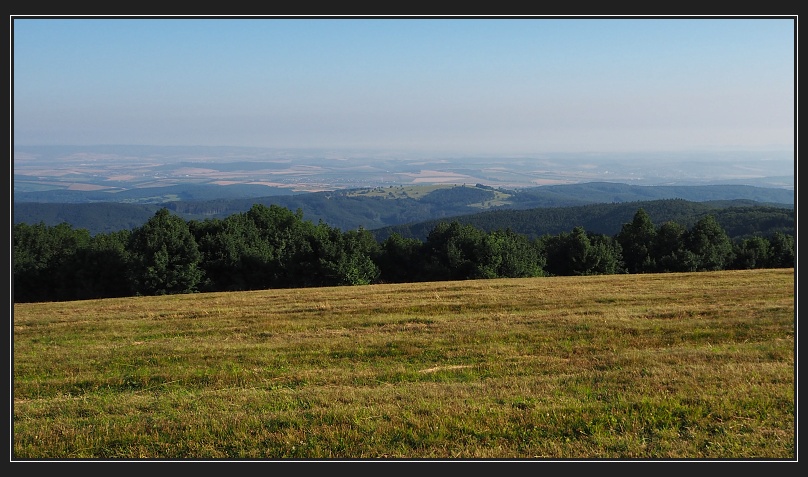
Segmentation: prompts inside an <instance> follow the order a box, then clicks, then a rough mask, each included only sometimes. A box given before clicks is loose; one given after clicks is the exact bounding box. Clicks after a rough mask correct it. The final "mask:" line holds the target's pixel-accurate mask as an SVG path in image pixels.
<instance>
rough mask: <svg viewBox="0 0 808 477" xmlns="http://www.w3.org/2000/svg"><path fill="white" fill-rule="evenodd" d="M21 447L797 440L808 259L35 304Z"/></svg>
mask: <svg viewBox="0 0 808 477" xmlns="http://www.w3.org/2000/svg"><path fill="white" fill-rule="evenodd" d="M13 312H14V315H13V318H12V319H13V325H14V330H13V416H12V417H13V433H12V460H35V459H57V460H59V459H62V460H70V459H132V460H135V459H224V460H227V459H255V460H295V459H301V460H302V459H530V460H533V459H538V460H542V459H545V460H566V459H707V460H711V459H763V460H793V459H795V458H796V455H795V449H796V445H795V441H796V424H795V415H796V401H795V328H796V316H795V271H794V269H773V270H744V271H723V272H701V273H670V274H653V275H606V276H603V275H601V276H590V277H553V278H531V279H497V280H473V281H462V282H435V283H417V284H396V285H368V286H356V287H338V288H306V289H286V290H265V291H253V292H236V293H209V294H189V295H173V296H162V297H133V298H121V299H107V300H90V301H75V302H61V303H29V304H15V305H14V309H13Z"/></svg>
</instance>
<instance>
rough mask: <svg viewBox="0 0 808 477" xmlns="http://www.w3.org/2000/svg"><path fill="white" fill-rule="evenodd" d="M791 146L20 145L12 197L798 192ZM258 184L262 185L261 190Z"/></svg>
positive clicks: (15, 159)
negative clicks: (662, 189) (608, 187)
mask: <svg viewBox="0 0 808 477" xmlns="http://www.w3.org/2000/svg"><path fill="white" fill-rule="evenodd" d="M794 174H795V162H794V155H793V151H787V150H779V151H777V150H773V151H740V152H739V151H726V152H716V151H706V152H692V153H685V152H656V153H654V152H651V153H639V152H634V153H601V154H597V153H589V154H585V153H549V154H535V155H526V154H525V155H519V156H515V155H509V156H495V155H490V154H489V155H479V156H459V155H456V156H452V155H446V154H434V155H428V154H423V153H422V154H416V153H412V152H407V153H404V152H401V153H396V152H384V151H382V152H378V151H357V150H336V149H335V150H326V149H311V150H304V149H272V148H258V147H211V146H197V147H183V146H174V147H166V146H15V148H14V163H13V190H14V193H15V200H17V196H18V195H22V196H25V193H27V192H38V191H48V190H72V191H103V192H107V193H109V200H110V201H113V202H115V201H118V199H116V193H118V192H122V191H127V190H132V189H143V188H155V187H167V186H177V185H194V184H195V185H218V186H232V185H244V186H252V187H251V189H249V190H250V192H249V193H248V194H249V195H252V196H262V195H266V196H270V195H279V194H289V193H305V192H318V191H329V190H341V189H354V188H374V187H389V186H400V185H431V184H456V185H462V184H469V185H474V184H483V185H486V186H491V187H495V188H508V189H513V188H525V187H536V186H544V185H558V184H576V183H585V182H615V183H625V184H632V185H645V186H648V185H710V184H736V185H737V184H742V185H752V186H758V187H774V188H786V189H793V188H794ZM259 186H260V187H259Z"/></svg>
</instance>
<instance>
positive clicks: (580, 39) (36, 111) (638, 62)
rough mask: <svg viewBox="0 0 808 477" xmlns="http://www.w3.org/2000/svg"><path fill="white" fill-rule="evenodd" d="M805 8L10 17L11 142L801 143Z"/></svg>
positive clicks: (480, 149) (606, 147) (613, 147)
mask: <svg viewBox="0 0 808 477" xmlns="http://www.w3.org/2000/svg"><path fill="white" fill-rule="evenodd" d="M795 27H796V25H795V19H794V18H742V17H735V18H725V19H718V18H696V19H692V18H691V19H683V18H675V17H670V18H663V19H649V18H600V19H595V18H575V19H560V18H556V19H552V18H518V19H506V18H495V19H491V18H485V19H483V18H461V19H446V18H429V19H409V18H393V19H389V18H388V19H383V18H361V19H346V18H329V19H315V18H305V19H291V18H249V19H236V18H192V19H186V18H170V19H158V18H115V19H110V18H63V19H47V18H13V19H12V28H13V32H12V34H13V38H12V54H13V57H12V68H13V70H12V75H13V78H12V79H13V83H12V90H11V95H12V99H13V123H12V127H13V132H12V133H13V140H14V142H15V144H18V145H92V144H137V145H218V146H266V147H283V148H288V147H326V148H343V147H346V148H367V149H385V150H418V151H424V152H430V151H436V152H437V151H442V152H469V153H475V152H476V153H488V154H490V153H494V154H496V153H503V154H508V153H542V152H584V151H587V152H614V151H617V152H619V151H671V150H687V151H690V150H699V149H711V150H712V149H716V148H719V149H758V148H769V147H771V148H783V147H785V148H793V146H794V125H795Z"/></svg>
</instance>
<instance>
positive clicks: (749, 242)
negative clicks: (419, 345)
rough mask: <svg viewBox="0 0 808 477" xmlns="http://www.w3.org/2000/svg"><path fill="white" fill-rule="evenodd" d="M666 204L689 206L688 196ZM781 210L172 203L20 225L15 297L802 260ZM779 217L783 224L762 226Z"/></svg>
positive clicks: (15, 235) (15, 236)
mask: <svg viewBox="0 0 808 477" xmlns="http://www.w3.org/2000/svg"><path fill="white" fill-rule="evenodd" d="M468 200H472V198H469V199H468ZM666 202H669V204H668V205H669V206H672V205H676V204H677V201H675V200H674V201H666ZM679 205H682V204H679ZM685 205H687V203H686V201H685ZM635 206H636V205H635ZM694 207H695V206H694ZM674 208H675V207H674ZM591 209H592V210H591V211H590V212H589V213H591V214H597V213H598V212H600V213H603V212H604V211H603V210H601V209H599V207H591ZM774 209H775V210H768V209H765V208H764V209H761V208H759V207H750V208H748V209H744V208H739V207H733V208H731V209H712V211H713V212H714V213H717V212H721V211H724V210H731V211H732V214H731V215H727V216H725V221H726V223H727V224H730V225H732V227H734V228H737V229H738V234H737V235H736V236H735V238H732V237H731V236H730V235H729V234H728V233H727V230H726V228H725V227H724V226H722V225H721V224H720V223H719V221H718V220H717V219H716V216H715V214H714V213H707V214H703V215H699V214H696V215H692V214H691V215H687V214H684V215H683V217H687V218H688V220H687V221H686V222H685V223H681V222H677V221H675V220H668V219H665V220H662V221H660V220H657V221H656V222H654V221H653V220H652V216H653V215H652V213H651V212H649V211H648V210H646V209H645V208H643V207H637V208H635V209H634V213H633V216H631V217H630V218H629V219H628V220H626V221H624V222H622V223H621V225H620V226H619V231H618V232H617V233H615V234H604V233H598V232H596V231H592V230H588V229H587V228H586V226H584V225H576V226H574V227H572V228H569V229H567V230H564V231H559V232H558V233H544V234H541V235H539V236H536V235H535V233H534V234H533V235H531V234H526V233H522V232H517V231H515V230H514V229H512V228H511V227H509V226H504V227H503V226H502V223H500V225H499V226H498V227H497V228H495V229H491V230H486V229H484V228H482V227H479V226H476V225H473V224H470V223H461V221H459V220H456V219H452V220H447V221H439V222H437V223H436V224H435V225H434V226H433V227H432V228H431V229H429V231H428V233H427V234H426V236H425V238H424V239H419V238H415V237H405V236H403V235H402V234H399V233H396V232H392V233H390V234H388V235H387V236H386V237H385V238H384V239H378V238H377V237H375V236H374V235H373V234H372V233H371V232H370V231H368V230H365V229H364V228H361V227H360V228H358V229H352V230H347V231H343V230H342V229H340V228H338V227H335V226H332V225H328V224H326V223H325V222H323V221H322V220H320V221H318V223H314V222H313V221H311V220H306V219H304V216H303V212H302V211H301V210H300V209H298V210H297V211H294V212H293V211H292V210H291V209H289V208H285V207H281V206H277V205H269V206H267V205H263V204H254V205H253V206H252V207H251V208H250V209H249V210H248V211H246V212H240V213H236V214H232V215H230V216H228V217H226V218H207V219H204V220H196V219H192V220H186V219H184V218H182V217H180V216H179V215H177V214H176V213H174V212H172V211H170V210H169V209H167V208H160V209H159V210H157V211H156V212H155V213H154V214H153V215H152V216H151V217H150V218H149V219H148V220H147V221H146V222H145V223H144V224H142V225H139V226H136V227H134V228H132V229H126V230H119V231H115V232H109V233H97V234H91V233H90V232H89V231H88V230H87V229H83V228H74V226H72V225H70V224H69V223H67V222H62V223H60V224H58V225H46V224H45V223H44V222H40V223H38V224H27V223H24V222H18V223H15V224H14V226H13V231H12V242H13V251H12V269H13V283H12V294H13V300H14V302H41V301H64V300H83V299H95V298H112V297H123V296H137V295H165V294H179V293H195V292H212V291H240V290H258V289H268V288H292V287H320V286H341V285H365V284H373V283H404V282H418V281H440V280H469V279H481V278H505V277H510V278H519V277H539V276H565V275H598V274H618V273H666V272H685V271H709V270H725V269H751V268H789V267H794V266H795V257H796V255H795V253H796V250H795V241H794V233H793V230H794V222H793V220H794V211H793V210H791V211H790V214H791V215H790V217H791V218H790V220H791V222H790V224H789V222H788V221H785V222H782V223H781V218H780V215H778V214H779V213H780V212H779V211H782V210H784V209H778V208H774ZM787 212H788V211H787ZM535 213H539V212H535ZM607 216H608V214H607ZM786 216H788V214H787V213H786ZM524 220H528V221H529V220H539V219H537V218H536V217H533V218H529V217H528V218H525V219H524ZM547 220H550V219H547ZM613 220H619V219H618V218H617V217H615V218H613ZM691 221H692V223H691ZM767 221H769V222H771V224H770V226H767V227H766V228H763V229H761V228H759V227H760V226H761V224H764V223H769V222H767ZM581 223H585V222H583V221H582V222H581ZM492 224H493V223H492ZM789 225H790V227H789ZM493 226H494V225H491V224H489V227H493ZM762 230H769V231H772V232H763V231H762ZM784 230H787V231H790V233H789V232H787V231H784Z"/></svg>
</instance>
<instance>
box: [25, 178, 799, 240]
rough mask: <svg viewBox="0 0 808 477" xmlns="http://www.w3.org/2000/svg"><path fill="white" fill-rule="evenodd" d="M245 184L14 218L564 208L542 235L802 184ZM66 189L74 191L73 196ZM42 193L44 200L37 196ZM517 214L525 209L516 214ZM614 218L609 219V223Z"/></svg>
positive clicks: (107, 220)
mask: <svg viewBox="0 0 808 477" xmlns="http://www.w3.org/2000/svg"><path fill="white" fill-rule="evenodd" d="M234 187H239V189H232V188H234ZM241 187H244V186H222V187H221V188H220V189H221V192H220V193H221V194H223V195H221V196H219V197H216V198H210V197H209V196H210V195H211V194H213V193H214V189H215V187H213V186H209V187H207V188H202V187H201V186H196V187H194V188H191V187H190V186H186V187H185V188H181V187H180V186H175V187H162V188H151V189H138V190H131V191H125V192H118V193H115V194H110V193H107V192H94V193H93V192H85V191H58V192H59V194H55V195H53V196H45V197H41V196H42V195H43V194H44V192H43V193H36V194H35V193H30V192H29V193H19V194H15V196H14V208H13V214H14V223H18V222H24V223H27V224H30V225H33V224H38V223H40V222H44V223H45V224H47V225H58V224H60V223H62V222H67V223H69V224H71V225H73V226H74V227H76V228H84V229H87V230H89V231H90V233H91V234H96V233H109V232H116V231H119V230H131V229H132V228H134V227H135V226H140V225H143V224H144V223H145V222H146V221H147V220H148V219H149V218H150V217H151V216H152V215H153V214H154V213H155V212H156V211H157V210H159V209H161V208H167V209H168V210H170V211H171V212H173V213H175V214H177V215H179V216H180V217H182V218H183V219H185V220H204V219H206V218H220V219H223V218H226V217H228V216H230V215H232V214H236V213H242V212H246V211H248V210H249V209H250V208H251V207H252V206H253V205H254V204H263V205H266V206H270V205H277V206H280V207H286V208H288V209H290V210H298V209H300V210H302V211H303V213H304V214H305V216H306V218H308V219H309V220H312V221H314V222H319V221H321V220H322V221H323V222H325V223H327V224H329V225H331V226H333V227H338V228H340V229H342V230H352V229H358V228H359V227H362V228H365V229H367V230H376V229H384V228H386V227H392V226H401V225H402V224H420V223H422V222H426V223H428V222H430V221H432V222H431V223H429V224H428V228H426V229H424V227H421V232H422V233H421V235H417V234H413V236H420V237H421V238H422V239H423V238H425V237H426V232H428V230H429V229H431V228H432V227H434V225H435V223H436V222H435V221H438V220H446V219H447V218H450V217H457V216H467V215H476V214H479V213H481V212H483V211H491V212H493V211H505V210H514V211H516V210H533V209H551V208H552V209H559V210H554V211H553V212H552V213H553V214H554V215H555V214H557V215H556V216H557V217H559V219H558V220H557V222H558V224H559V225H560V226H561V228H558V227H556V228H548V229H547V230H525V231H524V233H528V234H531V235H534V236H537V235H541V234H543V233H558V232H560V231H562V230H566V229H568V227H567V224H569V223H571V222H572V223H574V222H575V221H576V220H578V219H577V218H575V217H574V216H575V215H577V214H580V213H581V209H578V208H579V207H582V206H588V205H592V206H598V205H603V204H605V205H615V206H617V205H619V204H629V203H634V202H636V203H649V202H653V201H659V200H668V199H682V200H685V201H688V202H698V203H701V204H704V207H703V208H704V209H707V208H723V207H729V206H736V205H737V206H742V205H748V206H762V207H774V208H777V207H780V208H784V209H792V208H793V207H794V191H790V190H785V189H774V188H762V187H752V186H738V185H706V186H636V185H628V184H619V183H606V182H593V183H583V184H565V185H555V186H541V187H533V188H525V189H517V190H508V189H501V188H493V187H489V186H484V185H482V184H476V185H468V186H466V185H462V186H461V185H458V186H443V188H437V189H436V190H432V191H431V192H429V193H427V194H424V195H416V194H412V193H408V192H407V191H408V190H410V191H411V192H412V191H417V190H418V187H409V186H408V187H406V188H404V187H392V186H391V187H378V188H375V189H352V190H339V191H329V192H314V193H303V194H289V193H288V191H287V193H286V195H278V193H273V194H272V195H271V196H264V197H241V198H239V197H235V196H236V194H237V192H236V190H241V189H240V188H241ZM256 187H263V186H253V188H251V189H248V192H249V193H251V194H256V192H255V188H256ZM202 191H204V193H203V192H202ZM226 191H230V192H226ZM245 193H247V192H245ZM138 194H140V195H138ZM66 196H71V197H72V199H71V198H70V197H66ZM37 198H39V199H42V200H37ZM56 199H61V200H56ZM170 199H173V200H170ZM498 199H499V200H498ZM55 202H58V203H55ZM638 207H646V208H648V209H649V210H650V209H651V208H652V207H653V206H651V205H645V204H642V205H637V206H632V207H628V208H624V209H622V210H623V211H622V212H621V213H622V214H623V215H622V216H621V218H620V220H622V221H625V220H628V218H630V217H631V214H633V213H634V211H635V210H636V209H637V208H638ZM666 207H669V206H666ZM601 212H603V211H602V210H601V211H598V213H597V214H594V215H593V218H592V220H589V221H588V222H587V224H586V228H587V230H593V231H598V232H600V233H607V234H614V233H617V230H618V229H619V227H620V221H612V222H611V223H609V225H610V226H611V228H609V229H607V228H606V227H601V226H599V225H598V223H597V216H598V214H600V213H601ZM548 213H549V212H548ZM662 214H663V212H662V211H661V210H657V212H656V213H654V214H653V215H654V217H655V219H656V220H667V219H668V216H665V217H664V218H663V215H662ZM516 215H518V214H515V215H514V216H516ZM564 216H568V218H569V220H566V221H564V220H563V217H564ZM508 219H509V216H507V215H500V216H499V217H497V218H495V219H493V220H508ZM679 219H681V217H679V218H675V217H673V216H671V217H670V220H679ZM485 220H487V221H489V222H490V221H491V220H492V217H485ZM720 220H721V219H720V218H719V221H720ZM692 223H693V222H691V224H692ZM536 224H537V225H542V224H545V221H544V220H541V221H539V222H536ZM606 224H607V223H606V222H604V225H606ZM548 225H549V224H548ZM479 226H482V227H486V228H488V229H491V228H490V227H491V226H489V225H483V224H480V225H479ZM508 226H510V225H508ZM503 227H505V225H503ZM491 230H493V229H491ZM399 233H402V234H404V235H409V233H408V232H404V231H399Z"/></svg>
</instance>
